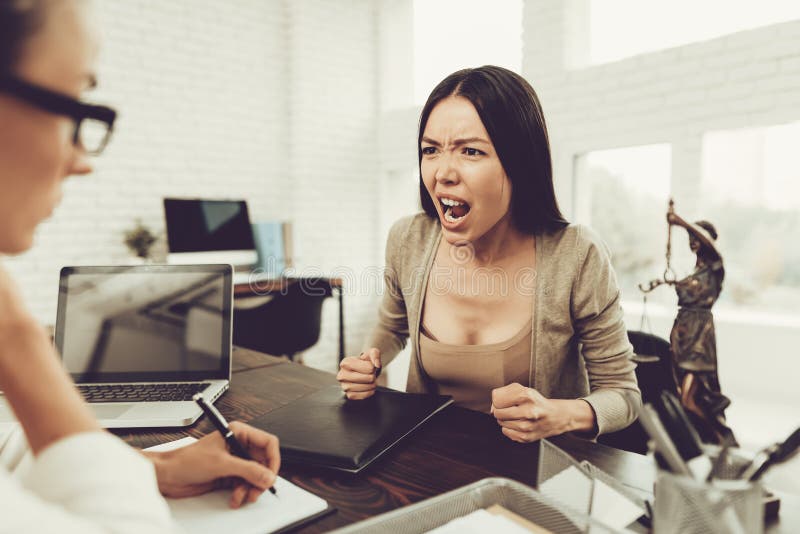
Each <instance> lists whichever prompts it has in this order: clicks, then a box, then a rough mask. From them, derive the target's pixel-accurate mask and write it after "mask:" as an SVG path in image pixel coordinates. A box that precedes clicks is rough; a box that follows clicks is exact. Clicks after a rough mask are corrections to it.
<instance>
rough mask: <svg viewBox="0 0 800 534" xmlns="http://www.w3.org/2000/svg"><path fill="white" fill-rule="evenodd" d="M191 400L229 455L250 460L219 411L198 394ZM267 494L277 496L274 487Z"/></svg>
mask: <svg viewBox="0 0 800 534" xmlns="http://www.w3.org/2000/svg"><path fill="white" fill-rule="evenodd" d="M192 399H193V400H194V401H195V402H196V403H197V405H198V406H200V409H201V410H203V413H204V414H206V416H208V418H209V419H210V420H211V422H212V423H213V424H214V428H216V429H217V430H218V431H219V433H220V434H222V437H224V438H225V443H227V444H228V447H229V448H230V450H231V453H232V454H233V455H234V456H238V457H239V458H242V459H243V460H252V458H250V455H249V454H247V451H246V450H245V449H244V447H242V444H241V443H239V440H238V439H236V436H234V435H233V430H231V429H230V428H229V427H228V422H227V421H226V420H225V418H224V417H222V414H221V413H219V410H217V408H216V407H215V406H214V405H213V404H210V403H208V402H206V400H205V399H204V398H203V395H202V394H200V393H195V394H194V396H193V397H192ZM269 492H270V493H272V494H273V495H277V494H278V492H277V491H275V488H274V487H271V488H269Z"/></svg>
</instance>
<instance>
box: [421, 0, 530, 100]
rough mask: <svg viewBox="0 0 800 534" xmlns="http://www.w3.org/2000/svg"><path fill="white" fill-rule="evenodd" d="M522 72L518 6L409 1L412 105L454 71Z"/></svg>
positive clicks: (473, 0)
mask: <svg viewBox="0 0 800 534" xmlns="http://www.w3.org/2000/svg"><path fill="white" fill-rule="evenodd" d="M486 64H492V65H499V66H501V67H506V68H508V69H511V70H513V71H515V72H520V71H521V69H522V0H506V1H503V2H492V3H488V2H485V1H482V0H414V102H415V103H417V104H423V103H424V102H425V100H426V99H427V98H428V95H429V94H430V92H431V91H432V90H433V88H434V87H436V84H438V83H439V82H440V81H442V79H444V78H445V76H447V75H448V74H451V73H453V72H455V71H457V70H459V69H463V68H468V67H479V66H481V65H486Z"/></svg>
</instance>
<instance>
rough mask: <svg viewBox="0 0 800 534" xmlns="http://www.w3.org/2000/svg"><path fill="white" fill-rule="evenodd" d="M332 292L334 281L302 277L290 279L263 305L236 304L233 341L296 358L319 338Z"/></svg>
mask: <svg viewBox="0 0 800 534" xmlns="http://www.w3.org/2000/svg"><path fill="white" fill-rule="evenodd" d="M332 295H333V288H332V287H331V284H330V281H328V280H326V279H313V278H302V279H298V280H293V281H290V282H289V284H288V285H287V286H286V287H285V288H284V289H283V290H281V291H280V292H276V293H272V294H271V296H272V298H271V299H270V300H269V301H268V302H266V303H264V304H262V305H260V306H257V307H254V308H244V307H240V308H236V307H235V306H234V312H233V343H234V345H238V346H240V347H244V348H247V349H252V350H257V351H260V352H265V353H267V354H271V355H273V356H288V357H289V359H290V360H294V356H295V354H297V353H298V352H300V351H303V350H306V349H307V348H309V347H311V346H312V345H314V344H315V343H316V342H317V341H318V340H319V332H320V324H321V322H322V303H323V301H324V300H325V299H326V298H328V297H330V296H332Z"/></svg>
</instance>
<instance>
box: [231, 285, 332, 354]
mask: <svg viewBox="0 0 800 534" xmlns="http://www.w3.org/2000/svg"><path fill="white" fill-rule="evenodd" d="M314 279H315V280H320V279H321V280H327V281H328V282H329V283H330V284H331V287H332V288H333V290H334V292H335V293H336V300H337V301H338V303H339V361H340V362H341V361H342V360H343V359H344V358H345V356H346V354H345V350H344V282H343V281H342V279H341V278H325V277H321V278H320V277H315V278H314ZM302 280H303V278H271V279H264V280H256V281H253V282H246V283H243V284H236V285H234V286H233V296H234V298H236V297H252V296H254V295H262V296H263V295H269V294H270V293H279V292H281V291H282V290H284V289H285V288H286V287H287V286H289V285H291V284H296V283H297V282H300V281H302Z"/></svg>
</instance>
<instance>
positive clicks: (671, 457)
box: [638, 404, 692, 476]
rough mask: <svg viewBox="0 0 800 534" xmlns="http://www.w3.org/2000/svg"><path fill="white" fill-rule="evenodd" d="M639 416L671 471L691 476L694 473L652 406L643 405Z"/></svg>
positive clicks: (639, 410) (640, 407)
mask: <svg viewBox="0 0 800 534" xmlns="http://www.w3.org/2000/svg"><path fill="white" fill-rule="evenodd" d="M638 415H639V421H640V422H641V423H642V427H644V429H645V431H646V432H647V434H648V435H649V436H650V439H651V440H652V442H653V444H654V445H655V449H656V451H657V452H658V453H659V454H660V455H661V457H662V458H663V459H664V461H665V462H666V463H667V465H668V466H669V469H670V471H672V472H673V473H676V474H680V475H690V476H691V474H692V472H691V471H690V470H689V467H688V466H687V465H686V462H684V461H683V458H681V455H680V453H678V450H677V449H676V448H675V444H674V443H673V442H672V440H671V439H670V437H669V434H668V433H667V431H666V430H665V429H664V425H662V424H661V421H660V420H659V418H658V414H657V413H656V411H655V409H654V408H653V407H652V406H651V405H650V404H642V405H641V406H639V408H638Z"/></svg>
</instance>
